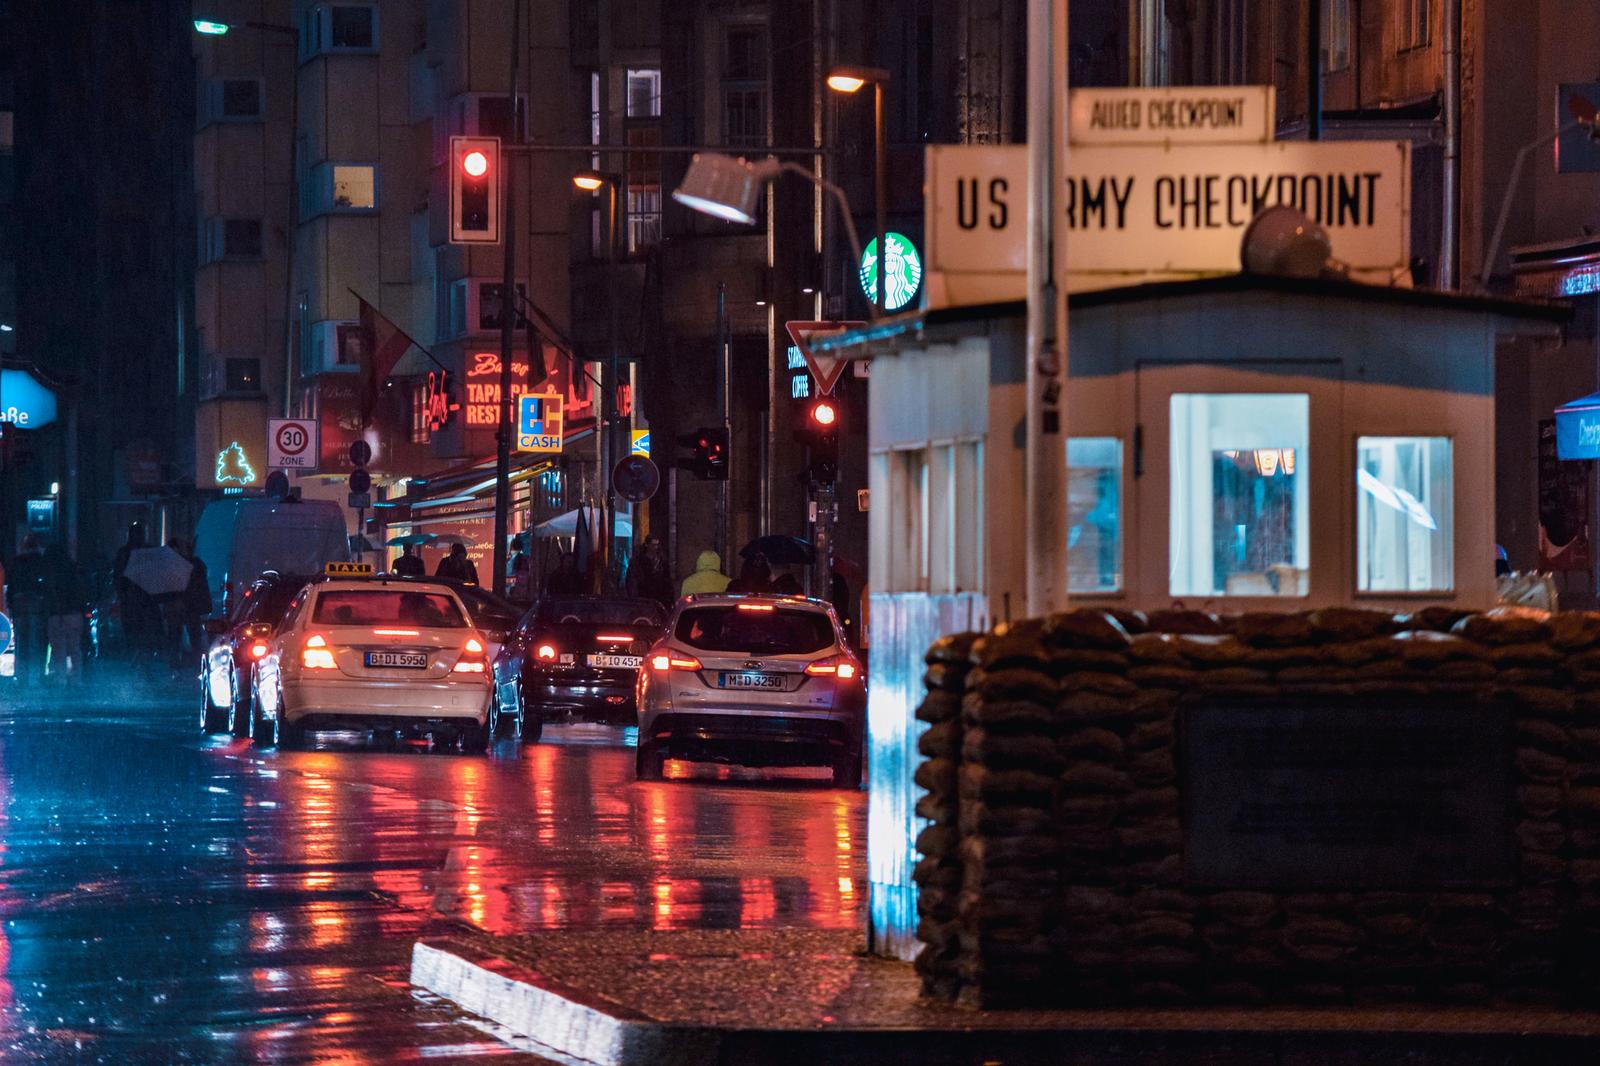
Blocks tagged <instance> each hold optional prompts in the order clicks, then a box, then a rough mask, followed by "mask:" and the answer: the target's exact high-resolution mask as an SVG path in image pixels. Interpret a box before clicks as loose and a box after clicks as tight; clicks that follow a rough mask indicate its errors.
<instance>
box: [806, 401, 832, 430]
mask: <svg viewBox="0 0 1600 1066" xmlns="http://www.w3.org/2000/svg"><path fill="white" fill-rule="evenodd" d="M811 420H812V421H813V422H815V423H816V424H817V425H819V426H831V425H833V424H834V423H835V422H837V421H838V420H839V412H838V411H837V410H835V409H834V406H833V404H831V403H829V402H828V401H827V400H819V401H818V402H817V405H816V406H815V407H813V408H811Z"/></svg>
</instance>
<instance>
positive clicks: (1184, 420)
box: [1168, 393, 1311, 596]
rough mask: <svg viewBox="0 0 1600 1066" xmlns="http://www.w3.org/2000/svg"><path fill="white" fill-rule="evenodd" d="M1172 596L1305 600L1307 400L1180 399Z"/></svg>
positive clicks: (1176, 405)
mask: <svg viewBox="0 0 1600 1066" xmlns="http://www.w3.org/2000/svg"><path fill="white" fill-rule="evenodd" d="M1170 429H1171V434H1172V447H1171V459H1172V469H1171V493H1172V495H1171V513H1170V540H1169V544H1170V550H1171V556H1170V560H1169V562H1170V573H1169V582H1168V584H1169V587H1170V590H1171V594H1172V595H1174V596H1305V595H1307V594H1308V593H1309V591H1310V574H1311V528H1310V525H1311V522H1310V518H1311V514H1310V512H1311V479H1310V473H1309V471H1308V469H1307V467H1308V455H1307V453H1308V451H1309V444H1310V432H1311V398H1310V396H1308V395H1306V394H1305V393H1174V394H1173V396H1172V406H1171V422H1170Z"/></svg>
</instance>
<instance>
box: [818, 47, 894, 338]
mask: <svg viewBox="0 0 1600 1066" xmlns="http://www.w3.org/2000/svg"><path fill="white" fill-rule="evenodd" d="M869 82H870V83H871V85H872V146H873V148H872V157H873V158H872V177H873V182H872V186H873V192H874V199H875V200H876V203H875V204H874V205H873V206H874V211H873V214H874V216H875V217H874V222H875V223H876V225H874V227H873V228H874V229H875V230H876V231H877V247H878V252H879V255H878V265H877V268H876V274H877V280H876V282H875V283H874V284H873V286H872V292H873V294H874V299H873V301H872V305H873V309H874V314H875V315H878V314H882V313H883V312H885V311H887V310H888V309H889V304H888V296H887V291H888V284H887V283H886V281H885V279H884V276H883V274H884V266H883V262H884V259H885V258H886V256H884V255H883V254H882V253H883V251H884V250H885V249H886V248H888V246H889V222H888V212H889V172H888V170H887V166H888V160H887V158H886V156H887V153H886V152H885V149H884V136H885V134H884V106H885V105H884V99H883V96H884V86H886V85H888V84H889V72H888V71H887V70H884V69H883V68H882V67H835V68H833V70H832V72H830V73H829V74H828V88H830V89H832V90H833V91H834V92H839V93H854V92H856V91H858V90H859V89H861V87H862V86H864V85H866V84H868V83H869ZM856 258H857V259H860V256H857V257H856Z"/></svg>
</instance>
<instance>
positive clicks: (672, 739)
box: [636, 594, 867, 788]
mask: <svg viewBox="0 0 1600 1066" xmlns="http://www.w3.org/2000/svg"><path fill="white" fill-rule="evenodd" d="M638 706H639V747H638V752H637V756H636V765H637V770H638V777H639V779H640V780H642V781H645V780H654V779H658V778H660V777H661V775H662V769H663V764H664V762H665V760H667V759H669V758H683V759H693V760H699V761H712V762H728V763H740V764H743V765H746V766H807V765H811V766H815V765H819V764H820V765H825V766H828V767H830V768H831V769H832V771H833V781H834V784H835V785H838V786H840V787H844V788H858V787H860V784H861V758H862V740H863V738H864V736H865V735H866V706H867V700H866V685H865V678H864V677H863V676H862V672H861V663H860V662H859V661H858V660H857V659H856V657H855V656H854V655H853V654H851V652H850V650H849V648H847V647H846V645H845V642H844V634H843V632H842V631H841V630H840V628H839V620H838V618H837V617H835V615H834V613H833V608H832V607H831V606H830V605H829V604H827V603H826V602H825V601H822V600H813V599H804V598H801V597H798V596H739V595H731V594H718V595H708V596H687V597H685V598H683V599H681V600H679V601H678V605H677V607H676V609H674V611H673V613H672V618H671V619H670V620H669V622H668V623H667V630H666V635H665V636H663V637H662V639H661V640H660V641H659V642H658V643H657V644H656V645H655V647H653V648H651V649H650V651H649V653H648V654H647V655H646V656H645V666H644V669H642V670H640V671H639V681H638Z"/></svg>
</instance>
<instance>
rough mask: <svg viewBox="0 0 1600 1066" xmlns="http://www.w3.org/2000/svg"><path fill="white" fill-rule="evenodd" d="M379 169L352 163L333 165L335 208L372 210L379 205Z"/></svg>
mask: <svg viewBox="0 0 1600 1066" xmlns="http://www.w3.org/2000/svg"><path fill="white" fill-rule="evenodd" d="M377 174H378V169H377V168H376V167H369V166H358V165H351V164H335V165H334V167H333V206H334V209H335V210H354V211H361V210H371V209H372V208H375V207H377V206H378V177H377Z"/></svg>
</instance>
